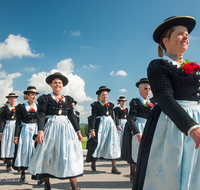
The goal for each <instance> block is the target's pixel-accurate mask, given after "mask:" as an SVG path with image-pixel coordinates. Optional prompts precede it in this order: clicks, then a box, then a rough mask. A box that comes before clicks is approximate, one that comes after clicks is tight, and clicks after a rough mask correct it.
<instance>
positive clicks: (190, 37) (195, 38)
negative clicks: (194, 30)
mask: <svg viewBox="0 0 200 190" xmlns="http://www.w3.org/2000/svg"><path fill="white" fill-rule="evenodd" d="M189 39H191V40H199V38H198V37H197V36H196V37H194V36H191V35H189Z"/></svg>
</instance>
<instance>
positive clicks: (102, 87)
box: [96, 86, 111, 95]
mask: <svg viewBox="0 0 200 190" xmlns="http://www.w3.org/2000/svg"><path fill="white" fill-rule="evenodd" d="M102 91H107V92H110V91H111V89H110V88H107V87H106V86H100V87H99V90H97V91H96V94H97V95H99V94H101V92H102Z"/></svg>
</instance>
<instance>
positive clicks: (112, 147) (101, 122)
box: [90, 86, 121, 174]
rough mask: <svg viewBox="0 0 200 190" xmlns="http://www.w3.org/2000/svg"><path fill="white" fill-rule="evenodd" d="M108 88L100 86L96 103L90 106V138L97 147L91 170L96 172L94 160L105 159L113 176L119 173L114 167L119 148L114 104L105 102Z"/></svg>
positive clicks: (118, 156)
mask: <svg viewBox="0 0 200 190" xmlns="http://www.w3.org/2000/svg"><path fill="white" fill-rule="evenodd" d="M108 92H110V88H107V87H106V86H101V87H100V88H99V89H98V90H97V91H96V94H97V96H98V101H97V102H94V103H92V104H91V107H92V118H91V120H90V121H91V132H90V134H91V137H96V138H97V141H98V143H97V146H96V148H95V150H94V152H93V154H92V160H91V161H92V163H91V168H92V170H93V171H96V160H97V159H100V158H101V159H107V160H111V161H112V170H111V172H112V173H114V174H120V173H121V172H120V171H119V170H118V169H117V167H116V159H118V158H120V153H121V148H120V142H119V138H118V131H117V127H116V125H115V122H114V120H113V107H114V104H113V103H111V102H107V99H108Z"/></svg>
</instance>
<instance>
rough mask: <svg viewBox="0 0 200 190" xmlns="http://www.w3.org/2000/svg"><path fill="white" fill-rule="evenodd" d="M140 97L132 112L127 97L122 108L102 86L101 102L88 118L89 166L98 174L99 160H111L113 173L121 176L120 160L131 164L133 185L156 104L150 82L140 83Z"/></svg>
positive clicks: (119, 100)
mask: <svg viewBox="0 0 200 190" xmlns="http://www.w3.org/2000/svg"><path fill="white" fill-rule="evenodd" d="M136 87H138V89H139V93H140V95H139V97H137V98H133V99H132V100H131V101H130V110H129V114H128V108H126V107H125V102H126V101H127V100H126V98H125V97H124V96H120V97H119V99H118V104H119V106H117V107H115V108H114V104H113V103H111V102H108V101H107V99H108V93H109V92H110V90H111V89H110V88H107V87H106V86H101V87H100V88H99V90H97V92H96V94H97V102H94V103H93V104H91V107H92V115H91V116H90V117H89V118H88V123H89V138H88V143H87V149H88V153H87V158H86V162H91V169H92V170H93V171H96V164H95V163H96V160H97V159H107V160H111V162H112V169H111V172H112V173H115V174H120V173H121V172H120V171H119V170H118V169H117V167H116V160H117V159H123V160H125V161H127V162H128V163H129V164H130V181H131V182H133V178H134V173H135V166H136V163H137V153H138V147H139V143H140V141H141V138H142V133H143V130H144V127H145V123H146V120H147V118H148V116H149V113H150V112H151V110H152V108H153V107H154V104H155V102H154V100H153V99H149V98H148V97H149V94H150V92H151V88H150V85H149V80H148V79H147V78H142V79H140V80H139V81H138V82H137V83H136Z"/></svg>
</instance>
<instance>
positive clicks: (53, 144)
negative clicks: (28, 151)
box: [28, 115, 83, 179]
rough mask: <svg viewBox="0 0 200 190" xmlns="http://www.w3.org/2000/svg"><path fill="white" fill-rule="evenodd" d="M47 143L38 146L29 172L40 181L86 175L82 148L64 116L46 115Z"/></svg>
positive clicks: (45, 138)
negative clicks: (45, 178) (84, 173)
mask: <svg viewBox="0 0 200 190" xmlns="http://www.w3.org/2000/svg"><path fill="white" fill-rule="evenodd" d="M47 118H48V120H47V122H46V124H45V126H44V141H43V142H42V144H37V147H36V150H35V152H34V155H33V157H32V158H31V161H30V164H29V168H28V171H29V172H30V173H31V174H33V175H36V174H40V175H39V178H43V177H52V178H59V179H67V178H74V177H77V176H81V175H82V174H83V154H82V145H81V142H79V140H78V136H77V134H76V132H75V130H74V128H73V126H72V124H71V122H70V121H69V120H68V117H67V116H65V115H47Z"/></svg>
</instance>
